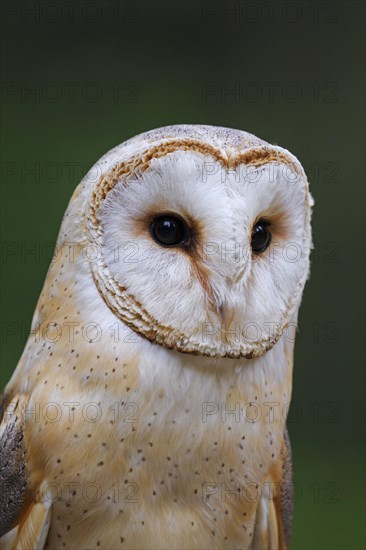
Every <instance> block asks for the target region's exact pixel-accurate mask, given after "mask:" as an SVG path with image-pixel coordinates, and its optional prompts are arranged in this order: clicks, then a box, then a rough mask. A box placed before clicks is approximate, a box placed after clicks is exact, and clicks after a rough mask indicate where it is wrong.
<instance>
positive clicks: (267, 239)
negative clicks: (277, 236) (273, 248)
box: [251, 220, 272, 254]
mask: <svg viewBox="0 0 366 550" xmlns="http://www.w3.org/2000/svg"><path fill="white" fill-rule="evenodd" d="M269 226H270V223H269V222H267V221H265V220H259V221H258V222H257V223H256V224H255V226H254V227H253V230H252V242H251V245H252V250H253V252H254V254H262V252H264V251H265V250H266V248H268V247H269V245H270V243H271V239H272V234H271V232H270V230H269V229H268V227H269Z"/></svg>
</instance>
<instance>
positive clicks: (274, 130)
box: [0, 0, 366, 549]
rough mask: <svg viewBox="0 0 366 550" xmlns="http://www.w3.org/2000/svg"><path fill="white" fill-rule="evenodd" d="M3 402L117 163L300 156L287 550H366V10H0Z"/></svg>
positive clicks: (235, 6) (298, 5)
mask: <svg viewBox="0 0 366 550" xmlns="http://www.w3.org/2000/svg"><path fill="white" fill-rule="evenodd" d="M1 9H2V22H3V54H2V56H3V64H2V87H1V91H2V101H1V106H2V115H3V116H2V151H3V153H2V155H3V156H2V201H1V207H2V265H1V267H2V288H1V292H2V325H1V327H2V356H1V384H0V386H1V387H3V386H4V385H5V384H6V382H7V381H8V379H9V377H10V375H11V373H12V371H13V369H14V368H15V366H16V364H17V361H18V358H19V356H20V353H21V351H22V348H23V346H24V342H25V339H26V334H27V331H28V330H29V326H30V321H31V317H32V313H33V310H34V307H35V304H36V301H37V298H38V295H39V293H40V291H41V288H42V284H43V280H44V276H45V274H46V271H47V268H48V264H49V261H50V257H51V251H52V246H53V244H52V243H54V242H55V240H56V237H57V232H58V229H59V226H60V222H61V219H62V215H63V212H64V210H65V207H66V205H67V202H68V200H69V198H70V196H71V194H72V192H73V190H74V188H75V187H76V185H77V184H78V182H79V180H80V179H81V177H82V176H83V175H84V173H85V172H86V170H87V168H88V167H89V166H90V165H92V164H93V163H94V162H96V161H97V159H98V158H99V157H100V156H101V155H102V154H103V153H105V152H106V151H107V150H108V149H109V148H111V147H113V146H114V145H116V144H118V143H120V142H121V141H123V140H125V139H126V138H128V137H130V136H133V135H135V134H137V133H139V132H142V131H144V130H147V129H150V128H154V127H158V126H162V125H166V124H171V123H206V124H216V125H223V126H230V127H234V128H241V129H245V130H247V131H249V132H252V133H254V134H256V135H258V136H259V137H262V138H264V139H266V140H268V141H270V142H274V143H278V144H280V145H282V146H284V147H286V148H288V149H290V150H291V151H292V152H293V153H294V154H295V155H297V156H298V157H299V159H300V160H301V162H302V163H303V165H304V167H305V170H306V172H307V174H308V176H309V179H310V181H311V190H312V193H313V196H314V198H315V210H314V218H313V229H314V243H315V250H314V254H313V265H312V272H311V278H310V281H309V282H308V284H307V287H306V291H305V295H304V300H303V305H302V308H301V315H300V333H299V337H298V341H297V347H296V361H295V372H294V394H293V398H294V406H293V408H292V410H291V413H290V419H289V429H290V435H291V439H292V444H293V453H294V463H295V483H296V484H297V487H298V490H299V494H298V498H297V499H296V508H295V525H294V537H293V548H294V549H323V548H332V549H356V548H365V546H366V544H365V534H364V528H363V524H364V515H363V514H364V497H365V491H364V489H365V483H364V410H365V409H364V403H365V398H364V395H365V385H364V369H365V363H364V351H363V350H364V348H363V328H364V317H363V305H364V293H363V274H364V254H363V252H364V244H363V243H364V238H365V232H364V223H363V214H364V212H363V200H364V179H363V178H364V171H363V160H361V159H363V155H364V151H365V140H364V133H363V127H364V106H363V97H364V91H365V90H364V88H365V86H364V84H365V82H364V72H365V71H364V62H365V57H364V49H363V44H364V37H365V27H364V3H363V2H358V1H348V2H342V1H341V2H339V1H335V2H328V1H320V2H317V1H309V2H280V1H276V2H267V1H259V0H258V1H250V2H249V1H245V2H244V1H242V2H239V1H237V2H235V1H234V2H215V1H210V2H199V1H197V2H194V1H186V2H178V1H171V2H168V1H165V2H164V1H163V2H160V1H159V2H153V1H148V2H144V1H131V2H117V1H108V0H107V1H104V2H96V1H93V2H91V1H90V2H89V1H88V0H85V1H72V0H71V1H69V2H63V1H59V2H32V1H27V2H23V3H22V2H19V1H18V2H6V1H3V2H2V5H1Z"/></svg>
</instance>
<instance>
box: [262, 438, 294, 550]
mask: <svg viewBox="0 0 366 550" xmlns="http://www.w3.org/2000/svg"><path fill="white" fill-rule="evenodd" d="M271 481H273V485H272V487H268V491H266V492H263V494H262V496H261V499H260V501H259V503H258V508H257V514H256V519H255V528H254V538H253V546H252V548H253V550H263V549H268V550H279V549H280V550H285V549H288V548H289V547H290V539H291V529H292V515H293V498H292V460H291V447H290V440H289V436H288V432H287V429H286V430H285V433H284V438H283V445H282V450H281V456H280V460H279V462H278V464H277V465H276V468H275V471H274V475H273V480H271Z"/></svg>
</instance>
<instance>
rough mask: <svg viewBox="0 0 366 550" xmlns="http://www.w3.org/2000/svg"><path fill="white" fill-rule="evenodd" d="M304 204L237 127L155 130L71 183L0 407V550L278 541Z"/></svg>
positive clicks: (286, 169)
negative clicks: (47, 265) (42, 281)
mask: <svg viewBox="0 0 366 550" xmlns="http://www.w3.org/2000/svg"><path fill="white" fill-rule="evenodd" d="M312 204H313V201H312V198H311V195H310V193H309V190H308V182H307V178H306V176H305V174H304V171H303V168H302V167H301V164H300V163H299V161H298V160H297V159H296V158H295V157H294V156H293V155H292V154H291V153H289V152H288V151H287V150H285V149H283V148H281V147H279V146H273V145H269V144H268V143H266V142H265V141H263V140H261V139H258V138H256V137H255V136H253V135H251V134H248V133H246V132H243V131H239V130H232V129H227V128H221V127H213V126H203V125H177V126H168V127H164V128H160V129H156V130H152V131H148V132H146V133H143V134H141V135H139V136H137V137H134V138H132V139H130V140H128V141H126V142H124V143H122V144H121V145H119V146H117V147H115V148H114V149H112V150H111V151H109V152H108V153H107V154H106V155H104V156H103V157H102V158H101V159H100V160H99V161H98V162H97V163H96V164H95V165H94V166H93V167H92V169H91V170H90V171H89V173H88V174H87V175H86V176H85V177H84V179H83V180H82V181H81V183H80V184H79V186H78V187H77V189H76V190H75V192H74V194H73V196H72V199H71V201H70V203H69V206H68V208H67V211H66V213H65V216H64V219H63V222H62V226H61V230H60V233H59V237H58V241H57V245H56V249H55V253H54V257H53V260H52V262H51V266H50V268H49V271H48V274H47V277H46V281H45V284H44V287H43V290H42V293H41V296H40V298H39V301H38V304H37V307H36V311H35V313H34V317H33V321H32V328H31V332H30V336H29V339H28V342H27V344H26V346H25V349H24V352H23V355H22V357H21V359H20V361H19V364H18V366H17V368H16V370H15V372H14V374H13V376H12V378H11V380H10V382H9V383H8V385H7V386H6V388H5V391H4V396H3V405H2V415H3V419H2V424H1V430H0V437H1V458H0V475H1V482H2V487H3V490H2V493H1V500H0V509H1V519H0V528H1V533H0V534H1V536H2V538H1V539H0V542H1V548H5V549H7V548H18V549H30V548H37V549H38V548H39V549H42V548H50V549H63V548H66V549H73V550H74V549H86V548H88V549H98V548H100V549H119V548H120V549H123V548H128V549H139V550H140V549H158V548H161V549H162V548H177V549H207V548H213V549H223V548H227V549H234V548H236V549H239V548H240V549H243V548H245V549H247V548H251V549H252V548H253V549H277V548H281V549H283V548H288V547H289V540H290V533H291V521H292V506H291V501H292V499H291V475H292V474H291V452H290V446H289V441H288V437H287V432H286V415H287V410H288V406H289V402H290V398H291V389H292V367H293V347H294V333H295V327H296V323H297V316H298V310H299V305H300V301H301V296H302V291H303V288H304V284H305V281H306V279H307V277H308V272H309V250H310V247H311V228H310V216H311V208H312Z"/></svg>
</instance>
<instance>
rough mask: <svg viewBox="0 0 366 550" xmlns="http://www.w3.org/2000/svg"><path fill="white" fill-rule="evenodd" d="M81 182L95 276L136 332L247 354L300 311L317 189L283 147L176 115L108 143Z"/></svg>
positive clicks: (211, 351) (197, 349) (171, 344)
mask: <svg viewBox="0 0 366 550" xmlns="http://www.w3.org/2000/svg"><path fill="white" fill-rule="evenodd" d="M82 188H83V193H82V195H83V197H84V199H83V217H84V221H85V224H84V229H85V234H86V240H87V243H88V246H90V247H92V248H95V249H96V250H97V251H98V253H97V254H96V256H95V260H94V261H92V262H90V270H91V273H92V277H93V281H94V284H95V285H96V286H97V288H98V291H99V293H100V295H101V297H102V298H103V299H104V301H105V302H106V304H107V305H108V307H109V308H110V309H111V310H112V311H113V313H114V314H115V315H116V316H117V317H118V318H119V319H120V320H122V321H123V322H124V323H125V324H127V325H128V326H129V327H131V328H132V329H133V330H134V331H136V332H137V333H139V334H140V335H142V336H144V337H146V338H147V339H149V340H150V341H153V342H154V343H156V344H157V345H161V346H164V347H166V348H169V349H174V350H177V351H179V352H185V353H192V354H197V355H207V356H211V357H220V356H221V357H233V358H238V357H246V358H251V357H257V356H260V355H262V354H264V353H265V352H266V351H267V350H269V349H270V348H271V347H272V346H273V345H274V344H275V343H276V341H277V340H278V339H279V338H280V337H281V335H282V334H283V332H284V330H285V329H286V327H287V326H288V324H289V322H291V320H293V319H296V315H297V310H298V307H299V304H300V300H301V295H302V291H303V287H304V284H305V281H306V278H307V275H308V270H309V251H310V245H311V229H310V215H311V206H312V199H311V195H310V194H309V191H308V183H307V179H306V176H305V174H304V171H303V169H302V167H301V165H300V163H299V161H298V160H297V159H296V158H295V157H294V156H293V155H292V154H290V153H289V152H288V151H286V150H284V149H282V148H280V147H277V146H272V145H269V144H267V143H265V142H264V141H262V140H260V139H258V138H256V137H254V136H253V135H250V134H248V133H246V132H242V131H239V130H231V129H226V128H219V127H213V126H201V125H178V126H169V127H164V128H160V129H157V130H153V131H150V132H147V133H145V134H141V135H140V136H137V137H135V138H133V139H131V140H129V141H127V142H125V143H123V144H122V145H120V146H118V147H116V148H115V149H113V150H112V151H110V152H109V153H107V155H105V156H104V157H102V159H100V161H98V163H96V165H95V166H94V167H93V168H92V169H91V171H90V172H89V173H88V174H87V176H86V177H85V178H84V180H83V182H82Z"/></svg>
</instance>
